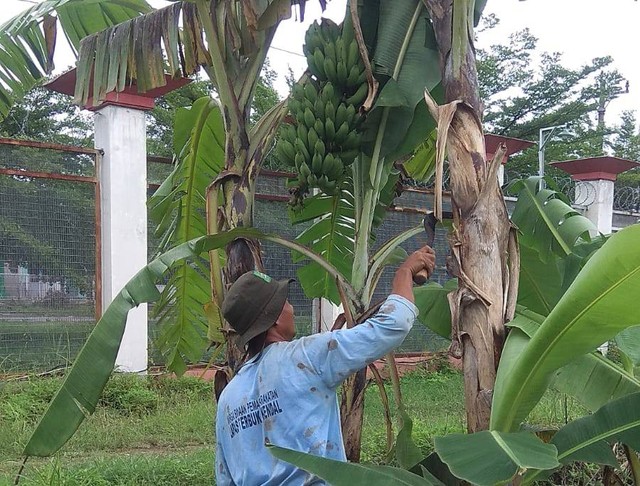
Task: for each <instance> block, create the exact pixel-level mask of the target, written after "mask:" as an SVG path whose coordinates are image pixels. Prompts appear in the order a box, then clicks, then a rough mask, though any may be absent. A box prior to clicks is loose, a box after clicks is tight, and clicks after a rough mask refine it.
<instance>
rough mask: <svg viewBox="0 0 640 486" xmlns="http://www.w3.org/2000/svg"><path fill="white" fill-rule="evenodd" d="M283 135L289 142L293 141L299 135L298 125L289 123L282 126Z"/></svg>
mask: <svg viewBox="0 0 640 486" xmlns="http://www.w3.org/2000/svg"><path fill="white" fill-rule="evenodd" d="M282 136H283V137H284V138H285V139H287V140H289V142H291V143H293V142H294V141H295V139H296V137H297V136H298V134H297V133H296V127H294V126H293V125H290V124H288V123H287V124H286V125H285V126H284V127H283V128H282Z"/></svg>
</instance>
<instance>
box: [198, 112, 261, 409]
mask: <svg viewBox="0 0 640 486" xmlns="http://www.w3.org/2000/svg"><path fill="white" fill-rule="evenodd" d="M226 123H227V120H225V124H226ZM227 133H229V132H227ZM236 133H237V128H236ZM244 135H245V137H242V136H240V137H237V139H239V140H241V143H242V144H243V145H244V143H243V142H242V140H245V141H246V146H245V147H236V146H234V145H233V143H232V142H231V143H230V142H229V141H228V142H227V146H226V152H227V153H226V154H225V155H226V161H227V162H226V164H225V167H226V170H225V171H224V172H223V173H221V174H220V176H219V177H218V178H217V179H216V180H215V181H214V182H213V183H212V184H211V186H209V189H208V193H207V233H208V234H217V233H219V232H220V231H228V230H232V229H234V228H239V227H251V226H253V203H254V192H255V174H253V172H254V170H255V169H254V168H255V167H256V164H255V163H253V161H247V162H246V163H244V159H247V157H246V156H245V154H246V153H247V151H248V139H247V138H246V131H245V132H244ZM239 159H242V160H239ZM238 166H240V167H242V169H240V170H237V169H236V167H238ZM220 200H222V205H221V206H218V203H219V201H220ZM225 253H226V262H225V265H224V268H222V269H220V267H219V254H218V252H217V251H212V252H211V253H210V255H209V260H210V264H211V278H212V284H211V289H212V293H213V298H214V301H216V300H217V301H218V302H221V301H222V299H221V298H220V297H219V296H217V295H216V292H217V291H218V289H220V288H222V287H224V288H225V289H228V288H229V287H230V286H231V285H232V284H233V282H235V281H236V280H237V279H238V278H239V277H240V276H241V275H242V274H244V273H246V272H249V271H252V270H256V269H257V270H260V271H263V270H264V267H263V263H262V256H261V247H260V243H259V242H258V241H257V240H249V239H237V240H235V241H232V242H231V243H229V245H227V248H226V249H225ZM220 273H222V276H223V279H224V281H223V282H221V285H220V284H216V282H214V279H215V278H216V277H218V276H219V275H220ZM218 278H219V277H218ZM223 331H224V332H225V336H226V341H227V347H226V362H227V369H226V370H220V371H219V372H218V373H217V374H216V380H215V381H216V383H215V390H216V397H218V396H219V394H220V393H221V392H222V390H223V389H224V387H225V386H226V384H227V383H228V381H229V380H230V379H231V377H232V376H233V374H234V373H235V372H236V371H237V370H238V368H239V367H240V366H241V365H242V362H243V358H244V354H245V353H244V350H242V349H241V348H239V347H238V346H237V345H236V340H235V337H236V336H235V333H233V332H232V331H231V329H230V328H229V327H228V325H227V324H225V327H224V329H223Z"/></svg>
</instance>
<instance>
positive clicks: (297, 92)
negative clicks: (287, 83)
mask: <svg viewBox="0 0 640 486" xmlns="http://www.w3.org/2000/svg"><path fill="white" fill-rule="evenodd" d="M291 94H292V95H293V98H294V99H296V100H298V101H302V100H304V87H303V86H302V85H301V84H300V83H295V84H294V85H293V88H291Z"/></svg>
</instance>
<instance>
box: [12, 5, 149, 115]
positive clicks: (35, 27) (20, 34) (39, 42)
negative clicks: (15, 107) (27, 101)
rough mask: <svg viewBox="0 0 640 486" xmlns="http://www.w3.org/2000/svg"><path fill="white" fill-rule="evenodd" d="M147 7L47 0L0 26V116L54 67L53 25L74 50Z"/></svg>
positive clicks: (54, 39)
mask: <svg viewBox="0 0 640 486" xmlns="http://www.w3.org/2000/svg"><path fill="white" fill-rule="evenodd" d="M149 11H151V7H150V6H149V5H148V4H147V2H146V1H144V0H89V1H86V0H47V1H44V2H40V3H38V4H36V5H34V6H32V7H30V8H29V9H27V10H25V11H24V12H23V13H21V14H20V15H17V16H16V17H14V18H12V19H10V20H8V21H7V22H5V23H4V24H2V25H1V26H0V117H4V116H6V114H7V113H8V111H9V109H10V108H11V106H12V104H13V102H14V100H15V99H17V98H21V97H22V96H24V94H25V93H26V92H27V91H28V90H30V89H31V88H33V87H34V86H36V85H38V84H39V83H41V82H42V81H43V80H44V79H45V77H46V75H47V74H49V73H51V71H52V69H53V53H54V50H55V45H56V35H57V25H58V22H60V25H61V27H62V30H63V33H64V35H65V36H66V38H67V39H68V41H69V44H70V45H71V47H72V49H73V50H74V52H75V51H76V50H77V49H78V48H79V45H80V41H81V39H82V38H84V37H86V36H87V35H91V34H95V33H96V32H100V31H102V30H104V29H106V28H108V27H111V26H114V25H117V24H119V23H121V22H124V21H126V20H129V19H132V18H134V17H137V16H139V15H140V14H144V13H147V12H149Z"/></svg>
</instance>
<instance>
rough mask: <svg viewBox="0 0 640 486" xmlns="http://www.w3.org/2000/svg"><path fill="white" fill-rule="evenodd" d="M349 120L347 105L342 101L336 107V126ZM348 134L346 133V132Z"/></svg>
mask: <svg viewBox="0 0 640 486" xmlns="http://www.w3.org/2000/svg"><path fill="white" fill-rule="evenodd" d="M346 121H347V106H346V105H345V104H344V103H340V104H339V105H338V108H336V116H335V120H334V122H335V126H336V127H340V126H342V124H343V123H345V122H346ZM345 135H346V133H345Z"/></svg>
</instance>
